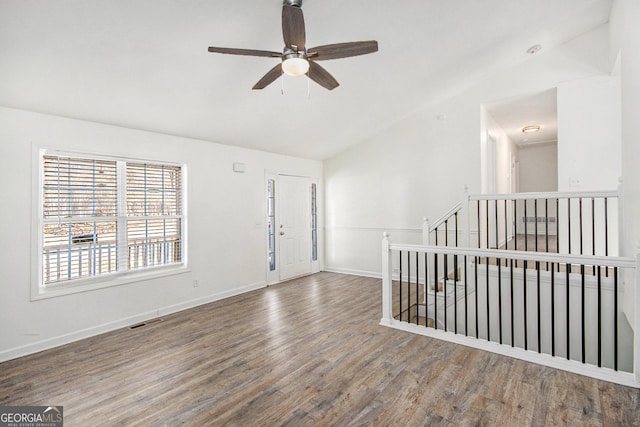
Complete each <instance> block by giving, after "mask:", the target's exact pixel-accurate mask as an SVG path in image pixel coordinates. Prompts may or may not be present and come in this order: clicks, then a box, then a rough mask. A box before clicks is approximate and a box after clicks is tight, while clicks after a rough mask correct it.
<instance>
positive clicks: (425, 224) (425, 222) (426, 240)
mask: <svg viewBox="0 0 640 427" xmlns="http://www.w3.org/2000/svg"><path fill="white" fill-rule="evenodd" d="M429 228H430V227H429V218H427V217H426V216H425V217H424V218H422V244H423V245H424V246H429V245H430V244H431V242H430V240H431V238H430V236H431V233H430V232H429V231H430V230H429Z"/></svg>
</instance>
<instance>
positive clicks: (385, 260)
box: [380, 231, 392, 325]
mask: <svg viewBox="0 0 640 427" xmlns="http://www.w3.org/2000/svg"><path fill="white" fill-rule="evenodd" d="M391 283H392V277H391V249H390V246H389V233H387V232H386V231H385V232H384V234H383V237H382V319H381V320H380V324H382V325H390V324H391V319H392V314H391V313H392V308H391V305H392V301H391Z"/></svg>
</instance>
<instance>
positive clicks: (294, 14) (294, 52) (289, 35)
mask: <svg viewBox="0 0 640 427" xmlns="http://www.w3.org/2000/svg"><path fill="white" fill-rule="evenodd" d="M301 6H302V0H284V1H283V5H282V35H283V37H284V49H283V51H282V53H281V52H273V51H268V50H254V49H235V48H228V47H213V46H211V47H209V52H213V53H227V54H231V55H247V56H264V57H269V58H280V59H281V61H282V62H281V63H280V64H278V65H276V66H275V67H273V68H272V69H271V70H269V72H267V74H265V75H264V76H263V77H262V78H261V79H260V80H259V81H258V83H256V84H255V85H254V86H253V89H264V88H265V87H267V86H268V85H269V84H271V83H273V82H274V81H275V80H276V79H277V78H278V77H280V76H281V75H282V73H285V74H288V75H290V76H302V75H305V74H306V75H307V76H309V78H310V79H311V80H313V81H314V82H316V83H318V84H319V85H320V86H322V87H324V88H326V89H329V90H333V89H335V88H336V87H338V86H339V85H340V84H339V83H338V82H337V81H336V79H335V78H333V76H332V75H331V74H329V72H328V71H327V70H325V69H324V68H322V67H321V66H320V65H319V64H317V63H316V61H324V60H328V59H338V58H348V57H351V56H358V55H366V54H368V53H373V52H377V51H378V42H377V41H375V40H368V41H358V42H346V43H335V44H328V45H324V46H316V47H313V48H310V49H307V47H306V45H305V29H304V16H303V14H302V9H301Z"/></svg>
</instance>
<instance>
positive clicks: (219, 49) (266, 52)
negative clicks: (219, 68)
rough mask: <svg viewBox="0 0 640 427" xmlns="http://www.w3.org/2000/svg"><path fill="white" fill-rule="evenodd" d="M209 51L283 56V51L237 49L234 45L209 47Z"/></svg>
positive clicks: (270, 56)
mask: <svg viewBox="0 0 640 427" xmlns="http://www.w3.org/2000/svg"><path fill="white" fill-rule="evenodd" d="M209 52H213V53H227V54H230V55H247V56H266V57H269V58H281V57H282V53H280V52H272V51H269V50H255V49H235V48H232V47H214V46H210V47H209Z"/></svg>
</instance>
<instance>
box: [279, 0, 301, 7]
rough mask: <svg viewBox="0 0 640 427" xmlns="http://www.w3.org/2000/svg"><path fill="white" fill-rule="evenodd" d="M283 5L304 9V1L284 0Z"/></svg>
mask: <svg viewBox="0 0 640 427" xmlns="http://www.w3.org/2000/svg"><path fill="white" fill-rule="evenodd" d="M282 3H283V4H284V5H286V6H295V7H302V0H284V1H283V2H282Z"/></svg>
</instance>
